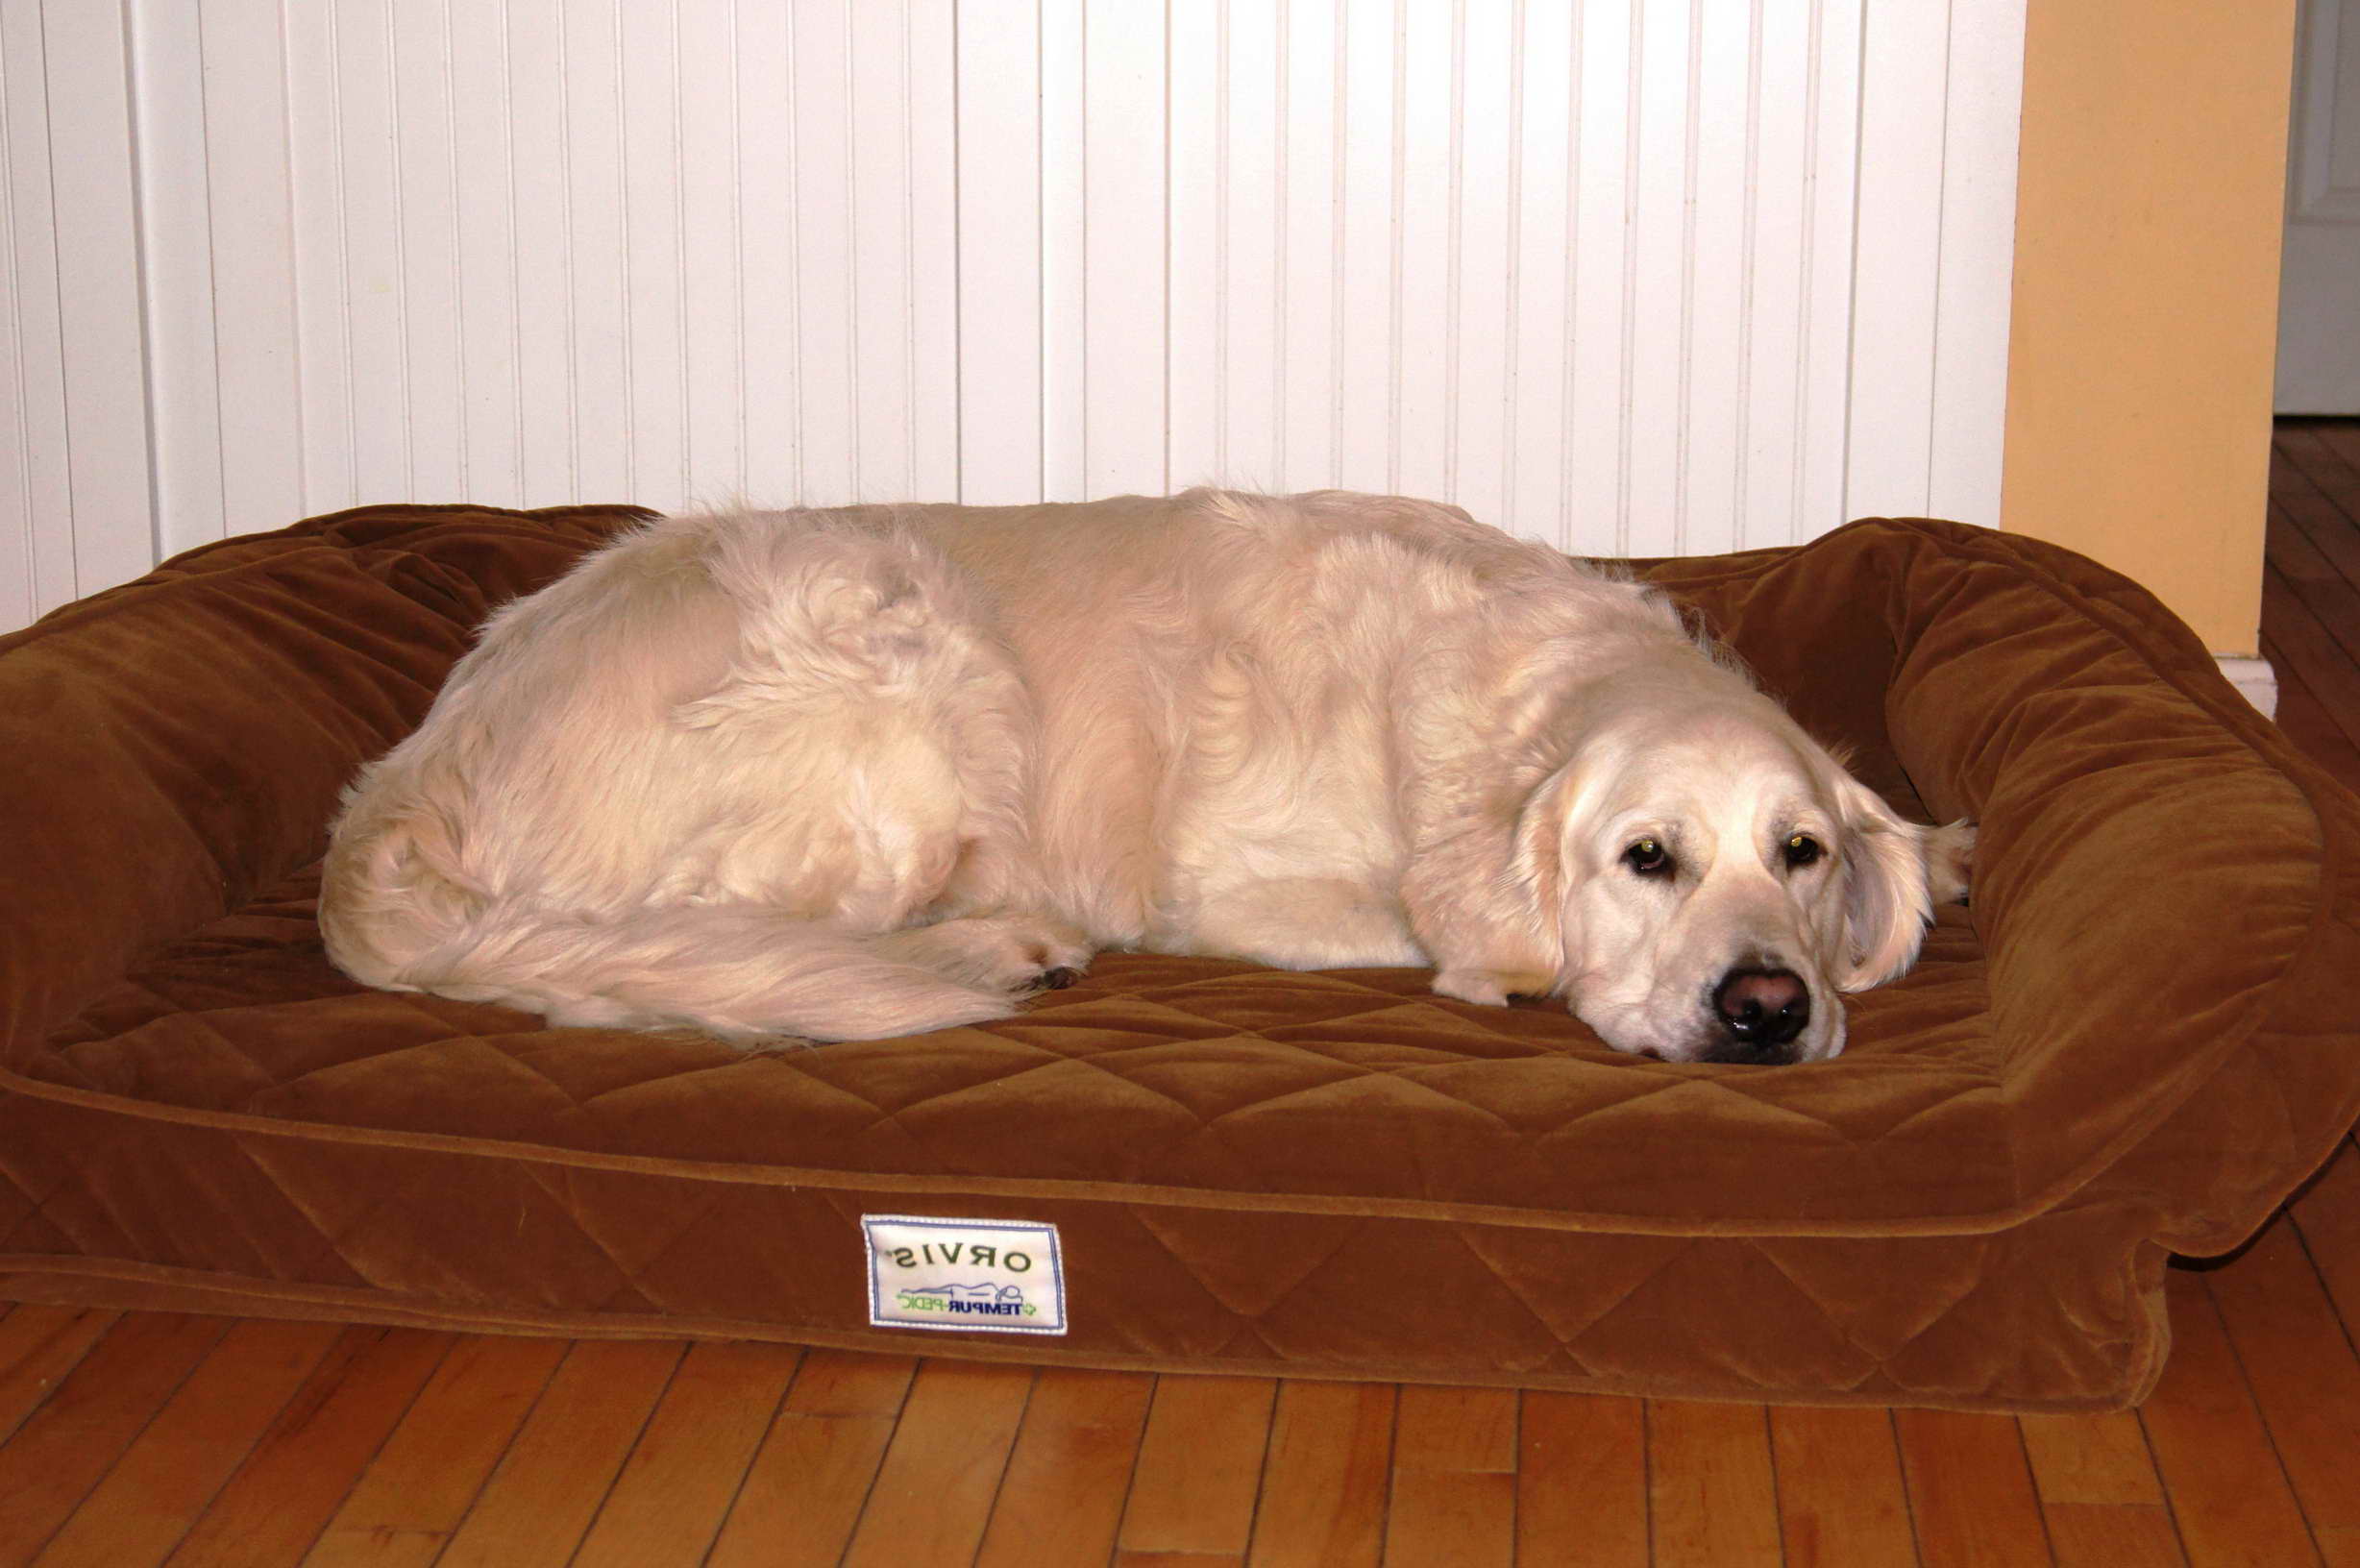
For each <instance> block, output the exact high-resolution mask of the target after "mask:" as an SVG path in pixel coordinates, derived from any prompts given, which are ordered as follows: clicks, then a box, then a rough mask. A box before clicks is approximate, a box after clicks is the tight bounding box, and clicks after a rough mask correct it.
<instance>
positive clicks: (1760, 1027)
mask: <svg viewBox="0 0 2360 1568" xmlns="http://www.w3.org/2000/svg"><path fill="white" fill-rule="evenodd" d="M1712 1007H1713V1011H1714V1012H1716V1013H1718V1014H1719V1015H1720V1016H1721V1027H1722V1028H1724V1029H1726V1030H1728V1031H1729V1038H1730V1039H1731V1041H1733V1042H1735V1043H1736V1044H1738V1045H1740V1046H1743V1047H1746V1048H1748V1050H1749V1052H1753V1053H1766V1052H1767V1050H1768V1048H1769V1047H1771V1046H1775V1045H1788V1044H1792V1043H1793V1042H1794V1039H1795V1037H1796V1036H1797V1035H1800V1034H1801V1033H1803V1026H1804V1025H1805V1024H1807V1023H1808V1022H1810V1021H1811V993H1810V990H1809V988H1808V987H1807V986H1805V985H1804V983H1803V977H1802V976H1801V975H1799V974H1797V973H1795V971H1794V970H1792V969H1732V970H1730V971H1729V973H1728V974H1726V975H1724V976H1723V977H1722V979H1721V983H1720V985H1719V986H1717V987H1715V988H1714V990H1713V992H1712Z"/></svg>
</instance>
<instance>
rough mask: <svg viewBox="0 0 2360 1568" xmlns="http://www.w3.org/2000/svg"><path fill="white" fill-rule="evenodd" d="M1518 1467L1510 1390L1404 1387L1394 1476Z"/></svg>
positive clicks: (1395, 1425) (1513, 1399)
mask: <svg viewBox="0 0 2360 1568" xmlns="http://www.w3.org/2000/svg"><path fill="white" fill-rule="evenodd" d="M1515 1467H1516V1396H1515V1394H1514V1393H1513V1392H1512V1391H1511V1390H1509V1389H1505V1388H1431V1387H1417V1386H1411V1387H1405V1388H1403V1389H1402V1390H1401V1398H1400V1402H1399V1404H1398V1406H1397V1407H1396V1408H1395V1411H1394V1415H1393V1468H1394V1469H1395V1470H1452V1471H1498V1472H1502V1473H1506V1472H1509V1471H1512V1470H1514V1469H1515Z"/></svg>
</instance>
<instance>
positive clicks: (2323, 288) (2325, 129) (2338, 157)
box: [2277, 0, 2360, 414]
mask: <svg viewBox="0 0 2360 1568" xmlns="http://www.w3.org/2000/svg"><path fill="white" fill-rule="evenodd" d="M2277 410H2278V412H2279V413H2282V414H2360V0H2302V13H2301V21H2300V22H2299V24H2298V29H2297V32H2296V37H2295V118H2294V126H2293V137H2292V143H2291V145H2290V146H2289V147H2288V149H2287V167H2286V259H2285V270H2284V273H2283V275H2282V279H2281V282H2280V283H2279V292H2278V390H2277Z"/></svg>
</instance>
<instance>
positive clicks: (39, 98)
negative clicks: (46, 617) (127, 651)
mask: <svg viewBox="0 0 2360 1568" xmlns="http://www.w3.org/2000/svg"><path fill="white" fill-rule="evenodd" d="M46 54H47V51H46V50H45V49H44V48H43V47H42V43H41V28H40V13H39V12H37V11H36V10H34V9H33V8H32V7H30V6H7V7H0V158H4V159H5V160H6V162H5V166H4V167H0V226H4V227H0V265H5V269H6V270H5V272H4V273H0V282H5V284H6V296H7V310H6V313H5V319H0V350H4V351H5V353H6V356H7V357H6V359H5V361H0V414H5V415H6V416H7V423H6V424H5V425H0V529H5V530H6V535H5V539H4V540H0V615H6V616H8V617H9V618H10V619H9V620H8V621H7V622H6V623H5V624H6V625H15V624H17V623H18V622H21V621H24V620H27V619H30V618H31V617H32V616H34V615H36V614H37V613H39V612H40V611H42V610H46V609H48V608H50V607H51V606H53V605H57V604H61V603H62V602H64V601H65V600H69V599H71V598H73V597H74V595H75V593H76V591H77V590H76V586H75V578H74V531H73V523H74V501H73V485H72V482H71V480H70V479H69V478H68V477H67V474H66V466H65V346H64V341H63V338H62V336H61V332H60V330H59V328H60V323H59V312H58V249H57V222H56V218H55V216H54V210H53V198H52V196H51V190H50V182H49V84H48V71H47V60H46Z"/></svg>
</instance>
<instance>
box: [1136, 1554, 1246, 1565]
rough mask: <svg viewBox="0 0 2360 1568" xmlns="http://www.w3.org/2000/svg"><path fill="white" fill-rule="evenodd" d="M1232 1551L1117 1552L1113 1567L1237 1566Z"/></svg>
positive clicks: (1238, 1558)
mask: <svg viewBox="0 0 2360 1568" xmlns="http://www.w3.org/2000/svg"><path fill="white" fill-rule="evenodd" d="M1244 1560H1245V1559H1244V1558H1242V1557H1241V1556H1238V1555H1237V1554H1236V1553H1234V1552H1118V1553H1116V1554H1115V1568H1238V1565H1239V1564H1240V1563H1241V1562H1243V1561H1244Z"/></svg>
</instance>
